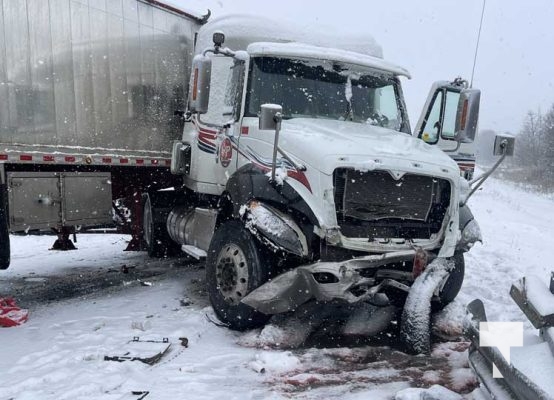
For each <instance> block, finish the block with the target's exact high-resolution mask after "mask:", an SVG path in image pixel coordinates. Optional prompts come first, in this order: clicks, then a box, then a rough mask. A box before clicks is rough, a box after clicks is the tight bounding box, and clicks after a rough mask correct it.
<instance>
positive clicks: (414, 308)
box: [400, 258, 455, 354]
mask: <svg viewBox="0 0 554 400" xmlns="http://www.w3.org/2000/svg"><path fill="white" fill-rule="evenodd" d="M454 267H455V265H454V261H453V260H448V259H446V258H436V259H435V260H433V262H432V263H431V264H429V265H428V266H427V268H426V269H425V271H423V273H422V274H421V275H420V276H419V277H418V278H417V279H416V280H415V281H414V283H413V284H412V287H411V289H410V292H409V293H408V297H407V299H406V303H405V305H404V309H403V311H402V320H401V326H400V339H401V341H402V343H403V345H404V347H405V350H406V351H407V352H408V353H411V354H422V353H423V354H428V353H429V352H430V351H431V299H432V298H433V295H434V293H435V292H436V291H437V289H438V288H439V287H440V285H441V284H442V282H443V281H444V280H445V279H446V277H447V276H448V274H449V273H450V271H452V270H453V269H454Z"/></svg>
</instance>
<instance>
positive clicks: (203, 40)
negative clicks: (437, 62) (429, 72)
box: [196, 14, 410, 77]
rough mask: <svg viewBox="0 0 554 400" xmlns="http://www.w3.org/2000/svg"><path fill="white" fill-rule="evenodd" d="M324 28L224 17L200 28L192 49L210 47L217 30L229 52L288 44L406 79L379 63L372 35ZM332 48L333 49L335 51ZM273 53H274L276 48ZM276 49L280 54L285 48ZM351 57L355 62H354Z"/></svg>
mask: <svg viewBox="0 0 554 400" xmlns="http://www.w3.org/2000/svg"><path fill="white" fill-rule="evenodd" d="M324 29H325V28H324V27H319V28H316V29H314V27H313V26H304V27H300V26H297V25H296V26H295V25H292V24H290V23H284V22H282V21H277V20H272V19H269V18H266V17H261V16H253V15H239V14H234V15H224V16H221V17H218V18H214V19H213V20H211V21H209V22H208V23H206V24H205V25H204V26H202V28H201V29H200V31H199V32H198V40H197V44H196V50H197V52H198V53H200V52H202V51H204V50H205V49H206V48H208V47H212V46H213V42H212V36H213V34H214V32H217V31H220V32H223V33H224V34H225V44H224V46H226V47H229V48H230V49H232V50H247V49H248V48H249V46H250V45H251V44H254V43H258V42H263V43H265V45H264V49H265V51H269V48H270V46H269V44H270V43H272V44H279V43H289V44H290V43H291V42H292V43H296V44H298V46H304V47H303V49H304V50H308V47H307V46H311V55H312V57H317V54H319V55H320V56H321V55H323V54H324V53H325V54H327V55H329V56H330V55H331V53H333V54H334V55H337V56H339V55H341V56H343V57H346V58H348V59H349V62H353V63H356V64H359V63H360V61H363V65H369V64H371V66H372V67H374V68H378V69H381V70H386V71H390V72H392V73H395V74H398V75H404V76H407V77H410V74H409V72H408V71H407V70H405V69H404V68H401V67H398V66H395V65H393V64H390V63H387V62H385V61H383V60H382V59H383V49H382V48H381V46H380V45H379V44H378V43H377V41H376V40H375V39H374V38H373V37H372V36H370V35H367V34H363V35H361V34H358V35H352V34H350V35H348V34H346V35H345V34H343V33H337V32H333V31H332V30H329V29H325V30H324ZM254 48H255V47H252V48H251V49H252V50H253V49H254ZM286 49H291V51H293V46H290V47H286ZM316 49H318V51H319V53H317V51H316ZM335 49H337V50H336V51H335ZM274 50H275V51H277V47H275V48H274ZM280 50H281V51H284V50H285V47H283V48H281V49H280ZM297 50H298V49H297ZM249 51H250V50H249ZM288 55H291V54H288ZM364 56H365V57H364ZM354 58H356V60H357V62H355V61H354ZM337 61H340V60H337Z"/></svg>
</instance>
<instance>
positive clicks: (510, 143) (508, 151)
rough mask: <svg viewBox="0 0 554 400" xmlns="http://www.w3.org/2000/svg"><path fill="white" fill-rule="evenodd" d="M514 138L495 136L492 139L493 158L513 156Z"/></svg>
mask: <svg viewBox="0 0 554 400" xmlns="http://www.w3.org/2000/svg"><path fill="white" fill-rule="evenodd" d="M515 142H516V138H515V137H513V136H510V135H496V138H495V139H494V155H495V156H504V155H506V156H513V155H514V148H515Z"/></svg>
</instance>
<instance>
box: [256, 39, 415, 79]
mask: <svg viewBox="0 0 554 400" xmlns="http://www.w3.org/2000/svg"><path fill="white" fill-rule="evenodd" d="M247 51H248V53H249V54H251V55H254V56H262V55H272V56H286V57H298V58H314V59H318V60H331V61H339V62H345V63H349V64H356V65H362V66H366V67H370V68H374V69H377V70H379V71H383V72H389V73H392V74H394V75H403V76H405V77H407V78H410V73H409V72H408V71H407V70H406V69H404V68H402V67H399V66H397V65H394V64H391V63H389V62H387V61H385V60H383V59H382V58H377V57H373V56H368V55H365V54H360V53H354V52H352V51H347V50H340V49H332V48H327V47H319V46H312V45H308V44H303V43H271V42H258V43H252V44H250V45H249V46H248V48H247Z"/></svg>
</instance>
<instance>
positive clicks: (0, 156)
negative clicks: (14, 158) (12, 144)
mask: <svg viewBox="0 0 554 400" xmlns="http://www.w3.org/2000/svg"><path fill="white" fill-rule="evenodd" d="M7 159H8V155H7V154H0V161H6V160H7Z"/></svg>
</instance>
